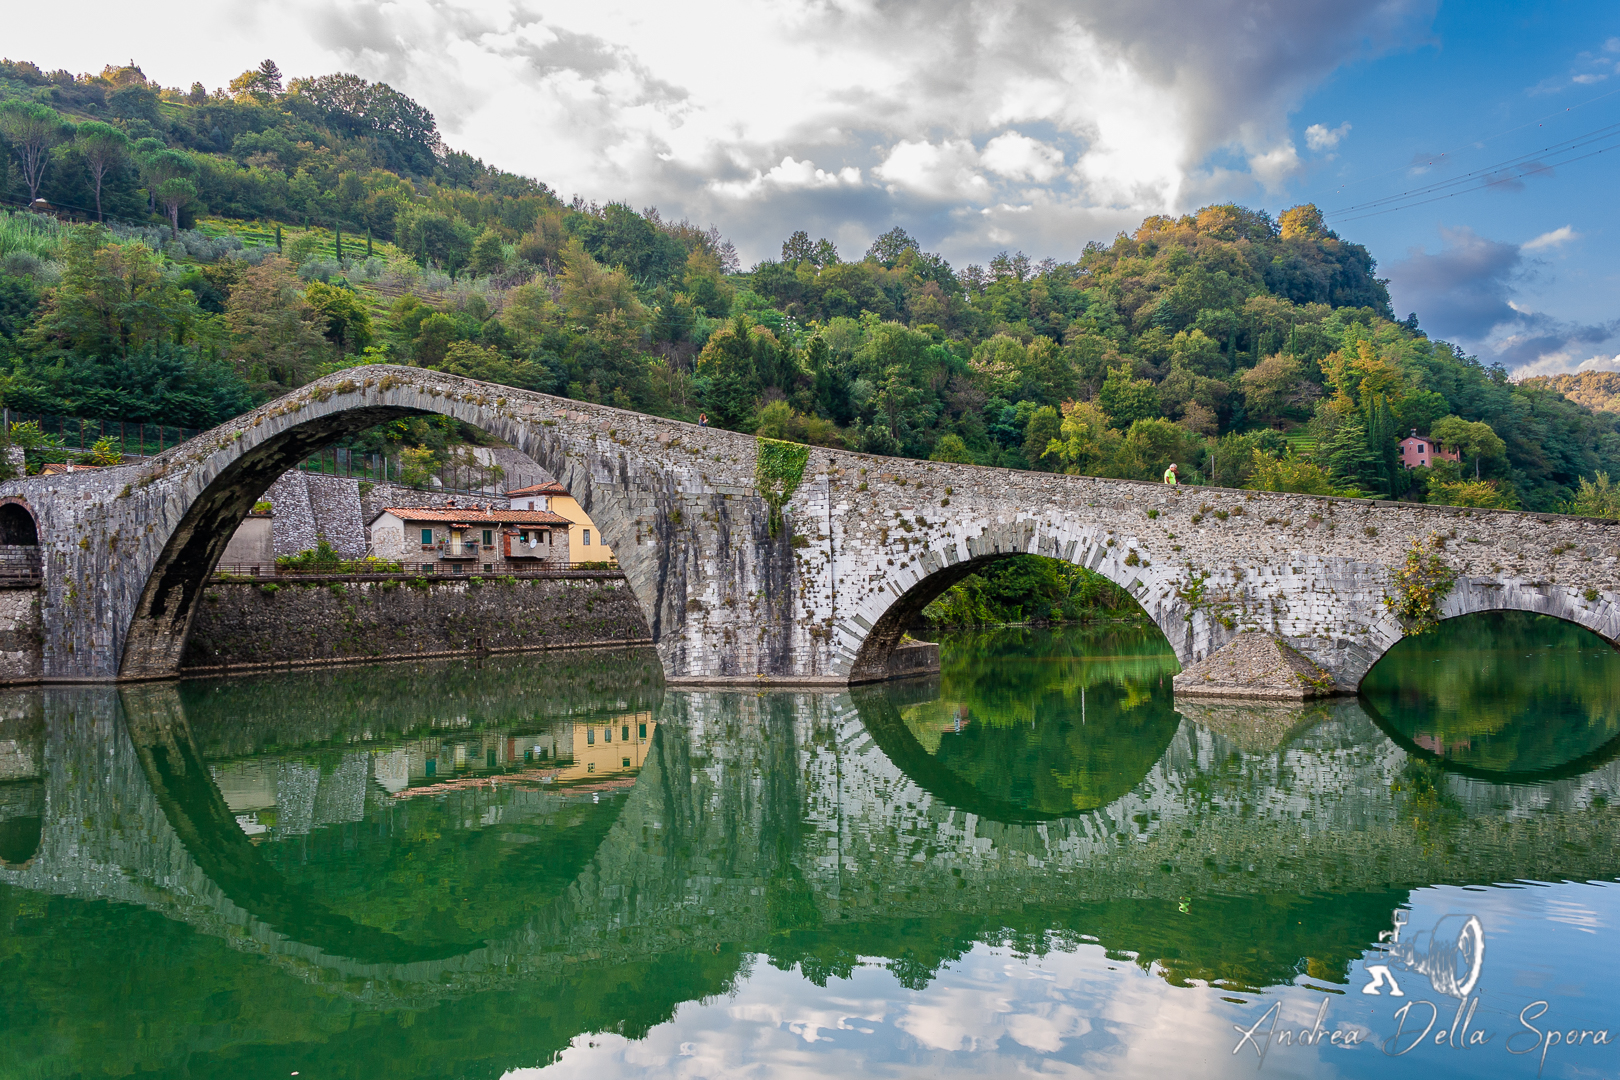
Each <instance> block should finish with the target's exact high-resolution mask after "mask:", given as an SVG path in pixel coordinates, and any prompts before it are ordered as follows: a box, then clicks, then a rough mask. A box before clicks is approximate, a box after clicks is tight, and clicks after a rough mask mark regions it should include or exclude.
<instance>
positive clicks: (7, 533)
mask: <svg viewBox="0 0 1620 1080" xmlns="http://www.w3.org/2000/svg"><path fill="white" fill-rule="evenodd" d="M0 546H5V547H32V548H37V547H39V522H37V521H35V520H34V512H33V511H32V510H31V509H30V508H29V506H28V503H27V501H26V500H24V499H19V498H16V497H14V496H13V497H10V498H6V499H0Z"/></svg>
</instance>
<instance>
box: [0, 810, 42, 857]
mask: <svg viewBox="0 0 1620 1080" xmlns="http://www.w3.org/2000/svg"><path fill="white" fill-rule="evenodd" d="M44 828H45V819H44V818H42V817H39V816H38V815H32V816H28V817H12V818H6V819H4V820H0V863H4V864H5V865H6V866H22V865H24V864H25V863H27V862H28V860H29V859H32V858H33V857H34V856H35V855H37V854H39V843H40V838H41V837H42V836H43V835H44Z"/></svg>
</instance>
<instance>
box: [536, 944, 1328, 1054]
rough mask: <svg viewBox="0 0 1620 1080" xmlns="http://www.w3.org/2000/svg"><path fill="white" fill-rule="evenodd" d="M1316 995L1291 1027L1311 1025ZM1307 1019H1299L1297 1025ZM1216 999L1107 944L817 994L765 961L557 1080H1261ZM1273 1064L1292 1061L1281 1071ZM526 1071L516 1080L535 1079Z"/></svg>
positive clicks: (853, 981)
mask: <svg viewBox="0 0 1620 1080" xmlns="http://www.w3.org/2000/svg"><path fill="white" fill-rule="evenodd" d="M1314 1006H1315V999H1314V997H1313V998H1312V1000H1308V1001H1307V1000H1301V1001H1300V1002H1298V1003H1292V1002H1291V1003H1290V1005H1289V1007H1288V1008H1287V1009H1286V1011H1285V1014H1284V1015H1285V1020H1287V1021H1289V1022H1292V1021H1294V1020H1295V1019H1297V1020H1298V1021H1299V1023H1301V1024H1305V1023H1308V1021H1309V1019H1310V1017H1309V1015H1307V1014H1308V1013H1309V1012H1310V1010H1311V1009H1313V1008H1314ZM1296 1013H1297V1014H1298V1016H1297V1018H1296V1017H1295V1015H1294V1014H1296ZM1240 1015H1241V1014H1240V1012H1239V1011H1238V1010H1237V1009H1235V1008H1234V1007H1232V1006H1230V1005H1228V1004H1226V1003H1224V1002H1222V1001H1220V998H1219V991H1216V990H1211V989H1207V988H1202V987H1195V988H1183V987H1174V986H1170V985H1169V984H1167V983H1166V982H1164V981H1163V979H1161V978H1159V977H1158V976H1157V975H1153V974H1150V973H1146V972H1143V971H1142V970H1141V969H1140V968H1138V967H1136V966H1135V965H1134V964H1131V963H1129V962H1124V963H1121V962H1118V961H1111V960H1109V959H1108V958H1107V957H1106V956H1105V955H1104V953H1103V951H1102V949H1101V948H1100V947H1097V946H1090V945H1087V946H1082V947H1081V948H1080V950H1078V951H1077V952H1073V953H1063V952H1057V953H1050V954H1048V955H1046V956H1044V957H1039V958H1031V959H1027V960H1025V959H1021V958H1019V957H1017V956H1014V955H1012V954H1011V953H1010V952H1009V951H1007V950H1005V949H999V948H991V947H989V946H985V945H976V946H974V947H973V949H972V950H970V951H969V952H968V954H967V955H965V956H963V957H962V958H961V959H960V960H958V961H956V962H955V963H953V964H951V965H949V966H948V967H946V968H945V969H943V970H941V971H940V972H939V973H938V975H937V977H936V978H935V979H934V980H933V981H932V982H931V983H930V984H929V985H928V987H927V988H925V989H923V990H920V991H908V990H906V989H904V988H902V987H901V986H899V984H898V982H897V981H896V979H895V977H894V976H893V975H892V974H891V973H890V972H888V971H887V970H885V969H883V968H881V967H877V966H872V967H865V968H860V969H857V970H856V971H855V972H854V974H853V975H852V977H851V978H849V979H847V980H836V979H835V980H832V981H831V982H830V983H829V984H828V985H827V987H825V988H822V987H817V986H815V985H814V984H812V983H810V982H809V981H808V980H806V979H804V978H803V977H802V976H800V975H799V974H798V973H797V972H796V971H793V972H783V971H778V970H777V969H775V968H772V967H769V966H768V965H765V964H756V965H754V967H753V971H752V972H751V973H750V974H748V975H747V976H746V977H745V978H744V979H743V980H741V982H740V984H739V987H738V991H737V992H736V993H734V994H732V995H730V996H728V997H725V998H719V999H714V1000H710V1001H706V1002H688V1003H687V1004H685V1005H683V1006H681V1007H680V1009H678V1010H677V1012H676V1015H675V1017H674V1019H672V1020H671V1021H669V1022H668V1023H665V1024H660V1025H659V1026H657V1027H655V1028H654V1029H653V1030H652V1031H651V1032H650V1033H649V1034H648V1036H647V1037H646V1038H645V1039H643V1040H641V1041H639V1042H632V1041H630V1040H627V1039H625V1038H623V1037H622V1036H619V1035H616V1034H598V1035H582V1036H580V1037H578V1038H577V1039H575V1040H574V1045H573V1046H572V1047H571V1048H569V1049H568V1050H567V1051H565V1052H564V1053H563V1055H562V1057H561V1060H559V1061H558V1062H557V1064H555V1065H553V1066H551V1067H550V1068H549V1069H546V1070H543V1071H544V1073H545V1075H546V1076H547V1077H551V1076H562V1077H574V1076H578V1077H585V1078H588V1080H610V1078H614V1077H630V1076H638V1077H640V1076H648V1077H671V1078H677V1077H678V1078H687V1077H692V1078H695V1077H743V1076H747V1077H758V1076H769V1077H771V1078H772V1080H777V1078H798V1077H805V1078H810V1077H817V1078H821V1077H827V1076H844V1077H850V1078H854V1077H867V1076H881V1077H924V1076H926V1077H961V1078H964V1080H983V1078H984V1077H988V1076H1009V1075H1018V1074H1026V1073H1039V1074H1041V1075H1048V1074H1050V1075H1056V1076H1096V1075H1104V1076H1122V1077H1134V1076H1151V1075H1155V1074H1159V1075H1166V1076H1174V1075H1183V1074H1184V1073H1185V1069H1186V1066H1187V1063H1188V1062H1190V1061H1197V1062H1200V1063H1201V1066H1200V1068H1201V1074H1202V1075H1205V1076H1226V1075H1230V1076H1233V1077H1238V1076H1243V1077H1248V1076H1251V1075H1252V1074H1253V1072H1254V1063H1253V1061H1252V1060H1249V1061H1245V1060H1243V1059H1241V1058H1234V1057H1233V1056H1232V1055H1231V1048H1232V1045H1233V1042H1234V1040H1235V1038H1236V1036H1235V1034H1234V1033H1233V1031H1232V1022H1233V1021H1234V1020H1235V1019H1238V1018H1239V1017H1240ZM1320 1064H1321V1062H1320V1060H1319V1059H1318V1057H1317V1055H1316V1054H1315V1053H1299V1052H1297V1051H1296V1053H1295V1059H1294V1060H1290V1061H1288V1062H1277V1061H1276V1060H1275V1059H1271V1060H1268V1061H1267V1063H1266V1070H1267V1074H1268V1075H1273V1074H1274V1075H1277V1076H1288V1075H1290V1072H1289V1069H1290V1068H1293V1067H1306V1068H1315V1067H1319V1066H1320ZM1278 1066H1281V1067H1280V1068H1279V1067H1278ZM541 1072H542V1070H529V1069H524V1070H516V1071H514V1072H513V1073H509V1074H508V1076H512V1077H534V1076H539V1075H540V1073H541Z"/></svg>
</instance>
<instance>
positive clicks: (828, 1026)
mask: <svg viewBox="0 0 1620 1080" xmlns="http://www.w3.org/2000/svg"><path fill="white" fill-rule="evenodd" d="M827 1005H828V1007H826V1008H819V1009H818V1008H799V1009H793V1010H789V1009H787V1008H785V1007H784V1006H783V1005H782V1004H780V1003H767V1002H759V1003H755V1004H748V1005H733V1006H732V1007H731V1008H730V1010H728V1011H729V1012H730V1014H731V1018H732V1019H733V1020H741V1021H746V1022H751V1023H756V1024H762V1025H765V1026H768V1027H785V1028H787V1030H789V1031H791V1032H793V1034H795V1035H797V1036H799V1037H800V1038H802V1039H803V1040H804V1041H805V1042H807V1043H813V1042H816V1041H818V1040H825V1039H831V1038H832V1036H831V1035H823V1034H821V1033H822V1032H824V1031H826V1032H832V1031H859V1032H861V1033H863V1034H866V1035H870V1034H872V1028H871V1027H870V1026H869V1024H873V1023H881V1022H882V1020H883V1013H884V1008H885V1005H884V1003H883V1002H881V1001H855V1000H852V999H849V998H843V999H838V998H834V999H832V1000H831V1001H829V1002H828V1003H827ZM850 1021H855V1023H851V1022H850ZM863 1021H865V1022H863Z"/></svg>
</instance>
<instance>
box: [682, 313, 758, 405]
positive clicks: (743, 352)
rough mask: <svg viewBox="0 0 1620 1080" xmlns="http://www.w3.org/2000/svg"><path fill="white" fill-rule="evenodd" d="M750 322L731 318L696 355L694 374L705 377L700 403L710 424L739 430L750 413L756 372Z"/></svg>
mask: <svg viewBox="0 0 1620 1080" xmlns="http://www.w3.org/2000/svg"><path fill="white" fill-rule="evenodd" d="M753 330H754V323H753V321H752V320H751V319H749V318H748V316H746V315H738V316H736V317H734V318H733V319H732V320H731V321H730V322H729V323H727V324H726V325H725V326H724V327H722V328H721V329H719V330H717V331H715V333H714V334H713V335H712V336H711V337H710V338H709V341H708V343H707V344H706V345H704V346H703V352H702V353H700V354H699V355H698V361H697V371H698V375H700V376H701V377H703V378H705V379H707V380H708V392H707V393H706V394H705V395H704V398H703V402H704V407H705V409H706V411H707V412H708V414H709V420H710V422H711V423H714V424H718V425H719V426H720V427H724V428H730V429H731V430H733V431H741V430H743V428H744V427H745V426H746V425H747V423H748V421H749V420H750V419H752V417H753V415H754V401H755V398H756V397H757V396H758V395H759V373H758V371H757V370H756V368H755V365H754V340H753V338H754V335H753Z"/></svg>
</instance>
